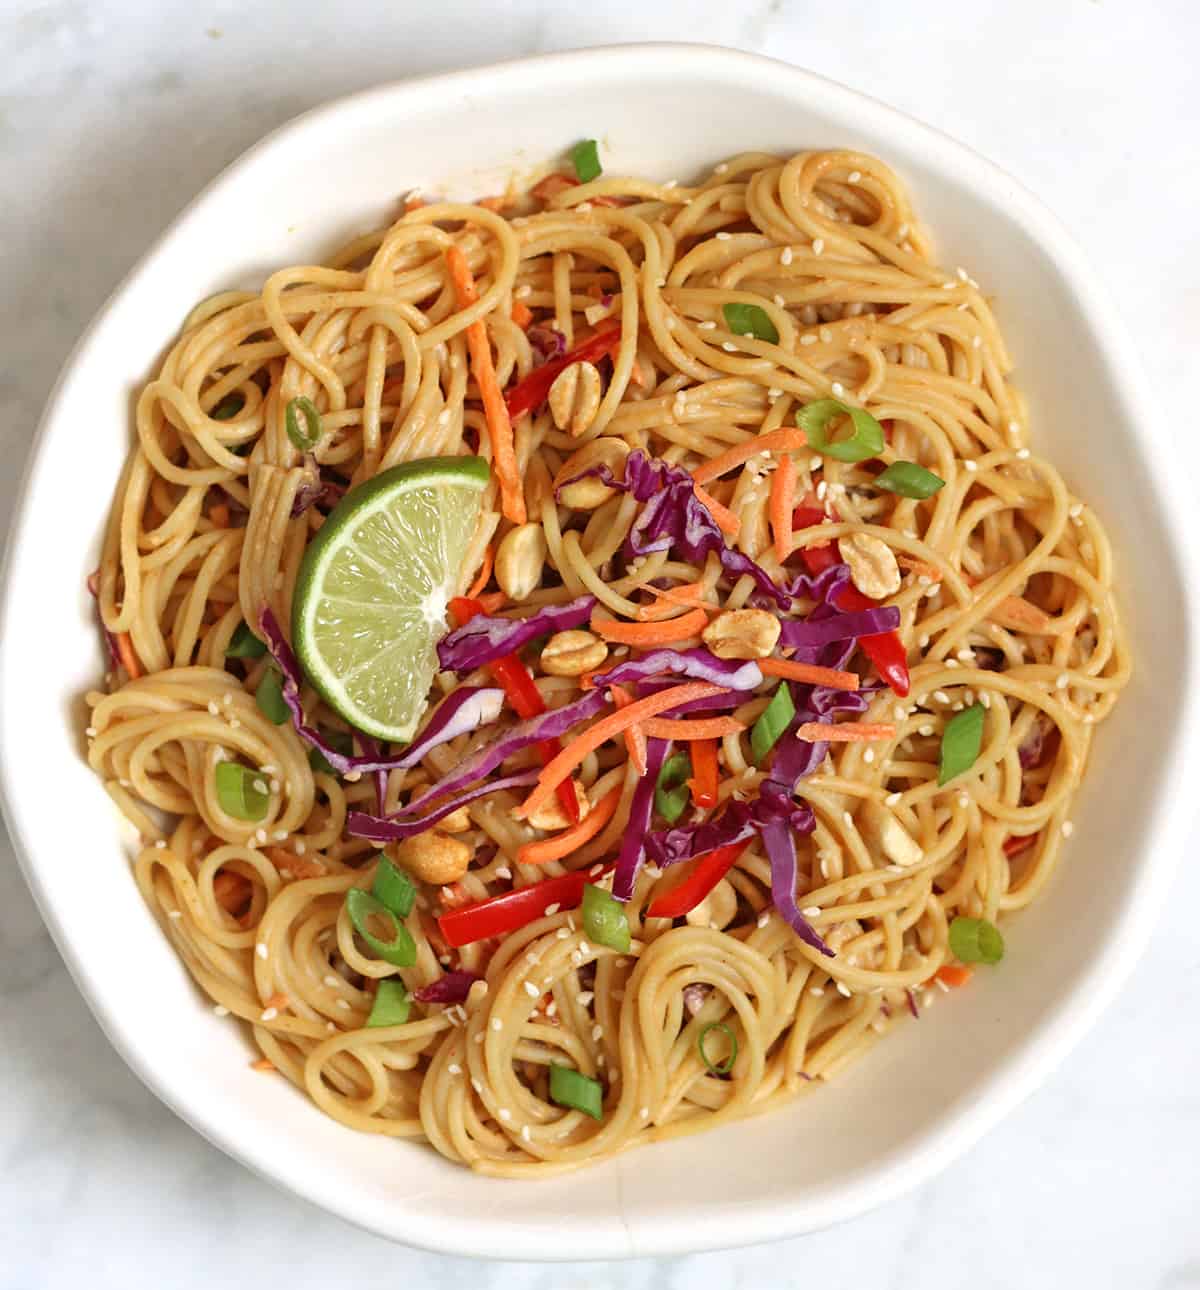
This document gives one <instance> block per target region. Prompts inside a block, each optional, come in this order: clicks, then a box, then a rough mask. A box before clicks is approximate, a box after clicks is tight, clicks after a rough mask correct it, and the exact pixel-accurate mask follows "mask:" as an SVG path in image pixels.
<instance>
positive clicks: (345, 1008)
mask: <svg viewBox="0 0 1200 1290" xmlns="http://www.w3.org/2000/svg"><path fill="white" fill-rule="evenodd" d="M337 1006H338V1007H339V1008H341V1010H342V1011H343V1012H349V1011H350V1005H349V1004H348V1003H347V1002H346V1000H345V999H339V1000H338V1001H337Z"/></svg>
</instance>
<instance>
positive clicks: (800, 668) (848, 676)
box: [758, 658, 858, 690]
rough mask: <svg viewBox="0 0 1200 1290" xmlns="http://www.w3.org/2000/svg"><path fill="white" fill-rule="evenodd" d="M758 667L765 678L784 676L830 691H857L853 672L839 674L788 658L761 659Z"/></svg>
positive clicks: (856, 681) (835, 669)
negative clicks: (823, 687) (820, 686)
mask: <svg viewBox="0 0 1200 1290" xmlns="http://www.w3.org/2000/svg"><path fill="white" fill-rule="evenodd" d="M758 666H759V667H760V668H761V669H762V673H763V675H764V676H782V677H786V679H787V680H789V681H801V682H803V684H805V685H823V686H825V687H826V688H827V689H830V690H857V689H858V677H857V676H855V674H854V673H853V672H839V671H838V670H837V668H833V667H818V666H817V665H816V664H815V663H793V662H792V661H791V659H786V658H760V659H759V660H758Z"/></svg>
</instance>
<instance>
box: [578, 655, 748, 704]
mask: <svg viewBox="0 0 1200 1290" xmlns="http://www.w3.org/2000/svg"><path fill="white" fill-rule="evenodd" d="M657 676H687V677H691V678H692V679H693V680H695V681H711V682H712V683H713V684H714V685H723V686H724V687H725V688H726V689H727V690H753V689H754V688H755V687H756V686H759V685H761V684H762V679H763V674H762V669H761V668H760V667H759V666H758V664H757V663H756V662H755V661H754V660H753V659H741V658H718V657H717V656H716V655H715V654H712V653H710V652H709V651H708V650H706V649H701V648H696V649H689V650H675V649H654V650H651V651H650V652H649V653H648V654H643V655H642V656H641V658H631V659H626V660H624V661H623V662H621V663H618V664H617V665H616V666H615V667H610V668H609V669H608V671H607V672H601V673H600V674H599V675H597V676H594V677H593V678H592V684H593V685H620V684H621V683H622V682H623V681H641V680H644V679H645V678H647V677H657ZM722 697H723V696H722ZM738 701H739V702H740V701H741V700H740V699H739V700H738Z"/></svg>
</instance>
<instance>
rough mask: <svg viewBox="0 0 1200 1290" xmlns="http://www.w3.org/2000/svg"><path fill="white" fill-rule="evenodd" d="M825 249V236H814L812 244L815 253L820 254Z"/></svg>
mask: <svg viewBox="0 0 1200 1290" xmlns="http://www.w3.org/2000/svg"><path fill="white" fill-rule="evenodd" d="M824 249H825V239H824V238H823V237H814V238H813V244H812V252H813V255H820V254H821V252H822V251H823V250H824Z"/></svg>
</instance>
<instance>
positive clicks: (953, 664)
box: [945, 658, 962, 667]
mask: <svg viewBox="0 0 1200 1290" xmlns="http://www.w3.org/2000/svg"><path fill="white" fill-rule="evenodd" d="M945 664H946V666H947V667H962V664H961V663H960V662H959V661H958V659H956V658H948V659H946V660H945Z"/></svg>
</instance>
